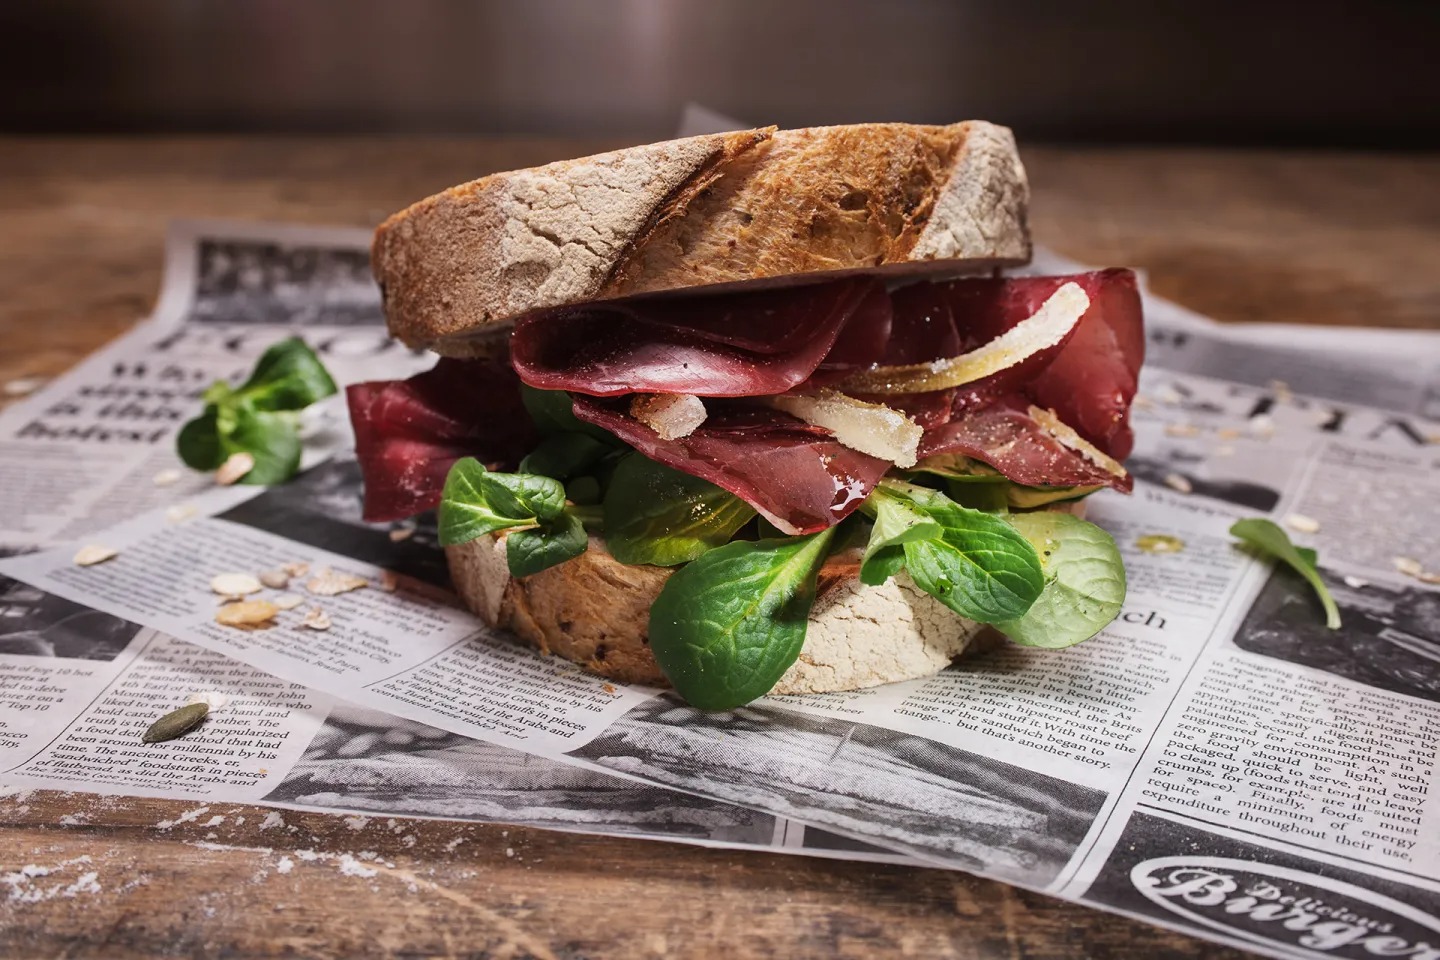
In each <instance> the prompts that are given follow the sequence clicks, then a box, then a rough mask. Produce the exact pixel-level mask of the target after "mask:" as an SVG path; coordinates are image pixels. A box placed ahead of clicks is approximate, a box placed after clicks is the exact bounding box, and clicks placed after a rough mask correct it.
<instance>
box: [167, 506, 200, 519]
mask: <svg viewBox="0 0 1440 960" xmlns="http://www.w3.org/2000/svg"><path fill="white" fill-rule="evenodd" d="M193 516H195V507H194V505H193V504H189V503H182V504H179V505H178V506H174V507H170V508H168V509H167V510H166V511H165V522H166V523H184V522H185V521H186V520H189V519H190V518H191V517H193Z"/></svg>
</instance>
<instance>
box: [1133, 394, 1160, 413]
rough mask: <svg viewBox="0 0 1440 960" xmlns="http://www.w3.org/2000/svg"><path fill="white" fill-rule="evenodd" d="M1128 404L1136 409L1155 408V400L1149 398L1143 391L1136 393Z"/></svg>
mask: <svg viewBox="0 0 1440 960" xmlns="http://www.w3.org/2000/svg"><path fill="white" fill-rule="evenodd" d="M1130 406H1132V407H1134V408H1135V409H1136V410H1153V409H1154V408H1155V401H1154V400H1151V399H1150V398H1149V397H1147V396H1145V394H1143V393H1137V394H1135V396H1134V397H1132V398H1131V400H1130Z"/></svg>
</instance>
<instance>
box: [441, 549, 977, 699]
mask: <svg viewBox="0 0 1440 960" xmlns="http://www.w3.org/2000/svg"><path fill="white" fill-rule="evenodd" d="M446 553H447V554H448V556H449V560H450V569H451V574H452V578H453V579H454V581H455V585H456V588H457V589H458V590H459V592H460V595H461V597H462V598H463V599H464V600H465V603H466V604H467V605H468V606H469V607H470V608H471V609H472V610H474V611H475V612H476V613H478V614H480V616H481V617H482V618H484V619H485V620H486V622H488V623H490V624H491V625H492V626H499V627H504V628H508V629H509V630H511V631H512V632H514V633H515V634H516V635H517V636H518V637H520V638H521V639H523V640H525V641H526V642H528V643H530V644H531V645H533V646H535V647H537V648H538V649H540V650H541V651H543V652H545V653H548V654H554V655H556V656H560V657H564V658H565V659H567V660H573V661H575V662H576V663H580V664H583V665H584V666H585V667H586V668H587V669H589V670H591V671H592V672H594V673H597V674H600V675H601V676H605V677H609V678H610V679H613V680H620V681H623V682H626V683H643V684H648V685H652V686H661V687H664V686H669V684H668V682H667V681H666V680H665V676H664V674H663V673H661V672H660V667H659V664H657V663H656V662H655V657H654V655H652V654H651V652H650V647H649V639H648V637H647V625H648V622H649V617H650V606H651V604H652V603H654V601H655V597H656V596H658V595H659V593H660V590H661V588H662V587H664V585H665V581H666V579H668V578H669V576H670V571H669V570H668V569H665V568H662V567H650V566H628V565H626V564H622V563H620V562H619V561H617V560H616V559H615V558H614V557H612V556H610V554H609V553H608V552H607V551H606V550H605V546H604V544H603V542H601V541H600V540H599V539H597V538H591V541H590V547H589V549H588V550H586V551H585V553H583V554H581V555H580V556H578V557H575V558H574V559H572V560H567V561H566V562H565V563H562V564H560V565H558V566H554V567H551V568H549V569H548V570H543V571H541V572H540V573H537V574H534V575H532V576H529V577H525V578H524V579H521V580H517V579H514V578H511V577H510V576H509V572H508V568H507V567H506V562H505V552H504V540H503V537H495V536H487V537H481V538H478V539H476V540H472V541H470V542H469V543H465V544H460V545H457V546H451V547H447V548H446ZM497 587H498V589H499V591H500V593H501V596H502V599H501V600H500V601H499V603H498V605H497V603H496V602H495V599H494V598H495V596H496V590H497ZM982 629H983V628H982V627H981V626H980V625H979V624H976V623H973V622H971V621H969V620H964V619H962V618H961V617H959V616H957V615H956V614H955V613H953V612H952V611H951V610H950V609H949V608H947V607H946V606H945V605H944V604H942V603H940V601H938V600H936V599H935V598H934V597H932V596H930V595H929V594H927V593H925V592H924V591H923V590H920V589H919V588H918V587H916V586H915V585H914V583H913V582H911V581H910V579H909V577H908V576H906V575H905V574H903V573H902V574H901V575H899V576H897V577H895V578H893V579H891V580H890V581H889V582H887V583H885V584H883V585H881V586H878V587H870V586H865V585H863V584H861V583H860V580H859V565H858V563H857V562H856V558H855V557H841V558H836V559H833V560H832V561H831V562H829V563H827V564H826V566H825V568H824V569H823V570H822V571H821V575H820V583H819V589H818V592H817V596H816V601H815V606H814V608H813V609H812V612H811V616H810V625H809V629H808V630H807V632H806V636H805V645H804V647H803V648H802V649H801V652H800V656H799V659H798V660H797V661H796V662H795V664H794V665H793V666H791V668H790V669H789V670H788V671H787V672H786V673H785V675H784V676H782V677H781V678H780V681H779V682H778V683H777V684H776V686H775V688H774V690H773V691H772V692H773V693H776V694H794V693H824V692H828V691H835V690H856V689H859V688H861V687H870V686H876V685H878V684H882V683H891V682H894V681H896V680H909V679H913V678H915V677H928V676H931V675H933V674H935V673H938V672H939V671H941V670H943V669H944V668H945V667H946V666H947V665H948V664H949V663H950V662H951V660H953V659H954V658H956V657H958V656H960V655H961V654H962V653H964V652H965V651H966V650H967V649H968V648H969V647H970V646H971V645H972V643H973V642H974V641H975V640H976V638H977V636H978V635H979V634H980V633H981V631H982Z"/></svg>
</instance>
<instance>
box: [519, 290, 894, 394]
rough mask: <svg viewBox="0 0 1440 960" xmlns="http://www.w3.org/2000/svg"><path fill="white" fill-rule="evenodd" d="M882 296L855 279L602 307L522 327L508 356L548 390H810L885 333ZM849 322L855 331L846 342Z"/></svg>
mask: <svg viewBox="0 0 1440 960" xmlns="http://www.w3.org/2000/svg"><path fill="white" fill-rule="evenodd" d="M883 296H884V288H883V287H882V286H880V284H879V282H878V281H876V280H873V279H864V278H856V279H849V280H841V281H836V282H834V283H826V284H817V285H814V286H807V287H791V288H786V289H783V290H766V291H759V292H755V293H744V294H734V293H732V294H726V295H716V296H711V297H688V298H684V299H678V298H655V299H648V300H638V301H628V302H624V303H622V304H620V305H614V304H598V305H596V306H594V307H589V308H584V309H579V310H568V311H561V312H551V313H544V314H538V315H535V316H532V317H528V318H525V319H522V320H520V321H519V322H518V323H517V324H516V326H515V333H514V336H513V337H512V338H511V352H512V355H513V359H514V365H515V370H516V371H517V372H518V373H519V374H520V377H521V379H523V380H524V381H525V382H526V383H528V384H530V385H531V386H533V387H539V388H540V389H542V390H565V391H568V392H570V393H582V394H587V395H589V396H597V397H613V396H619V395H621V394H626V393H688V394H693V395H695V396H701V397H754V396H770V395H773V394H777V393H784V392H786V391H787V390H789V389H791V388H792V387H795V386H797V385H799V384H800V383H802V382H804V381H805V380H806V379H807V378H808V377H810V375H811V374H813V373H814V372H815V371H816V369H817V368H818V367H819V366H820V364H821V362H822V361H824V360H825V359H826V357H827V355H829V354H830V353H831V350H832V348H835V347H836V345H837V343H842V345H843V347H844V355H843V356H841V357H840V358H839V359H838V360H837V363H838V362H844V363H848V364H850V366H849V367H846V368H845V369H850V368H853V366H854V365H856V364H859V363H861V362H865V361H863V360H862V359H861V358H860V357H858V356H857V354H858V353H860V352H861V351H864V350H866V349H869V348H870V347H871V346H873V345H875V344H883V343H884V339H885V336H886V334H888V327H889V311H888V310H887V309H885V306H887V305H886V304H883V303H882V302H881V300H882V299H883ZM862 304H864V305H865V309H863V310H862V309H860V307H861V305H862ZM852 317H853V318H855V319H856V320H858V321H859V323H858V324H857V326H856V329H854V330H852V331H849V332H848V335H847V336H845V338H844V340H843V342H842V338H841V335H842V333H846V328H847V326H849V321H851V319H852Z"/></svg>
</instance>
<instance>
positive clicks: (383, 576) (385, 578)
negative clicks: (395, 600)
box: [375, 570, 400, 593]
mask: <svg viewBox="0 0 1440 960" xmlns="http://www.w3.org/2000/svg"><path fill="white" fill-rule="evenodd" d="M375 586H377V587H379V588H380V589H381V590H383V591H384V592H386V593H394V592H395V591H396V589H397V588H399V586H400V578H399V577H398V576H396V574H395V571H393V570H381V571H380V576H378V577H376V578H375Z"/></svg>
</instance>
